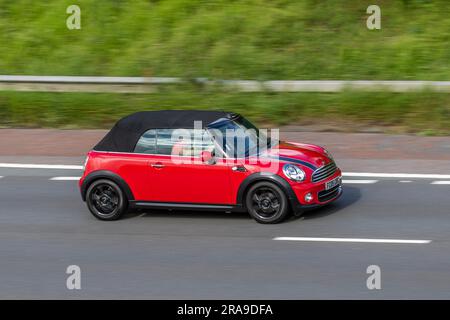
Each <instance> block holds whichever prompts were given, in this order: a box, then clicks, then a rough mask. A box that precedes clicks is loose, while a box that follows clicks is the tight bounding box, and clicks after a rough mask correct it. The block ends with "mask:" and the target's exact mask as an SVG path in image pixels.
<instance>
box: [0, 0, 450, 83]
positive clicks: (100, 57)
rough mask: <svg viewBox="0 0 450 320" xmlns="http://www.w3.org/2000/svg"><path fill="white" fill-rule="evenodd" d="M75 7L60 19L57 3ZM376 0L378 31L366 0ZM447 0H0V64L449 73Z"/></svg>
mask: <svg viewBox="0 0 450 320" xmlns="http://www.w3.org/2000/svg"><path fill="white" fill-rule="evenodd" d="M72 4H78V5H79V6H80V8H81V30H68V29H67V27H66V18H67V17H68V15H67V14H66V8H67V7H68V6H69V5H72ZM371 4H377V5H379V6H380V7H381V17H382V18H381V19H382V20H381V30H368V29H367V28H366V20H367V18H368V14H367V13H366V9H367V7H368V6H369V5H371ZM448 9H449V6H448V1H447V0H402V1H400V0H396V1H392V0H390V1H389V0H378V1H373V0H352V1H342V0H296V1H292V0H248V1H237V0H165V1H161V0H79V1H73V0H46V1H31V0H14V1H11V0H0V43H1V44H2V46H1V50H0V73H2V74H28V75H32V74H35V75H92V76H94V75H99V76H111V75H119V76H160V77H163V76H175V77H209V78H219V79H239V78H241V79H256V80H258V79H272V80H276V79H280V80H283V79H350V80H364V79H373V80H374V79H380V80H389V79H394V80H408V79H419V80H449V79H450V64H449V63H448V62H449V61H450V37H449V30H450V15H449V14H448V13H449V10H448Z"/></svg>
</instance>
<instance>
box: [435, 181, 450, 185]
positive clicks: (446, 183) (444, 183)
mask: <svg viewBox="0 0 450 320" xmlns="http://www.w3.org/2000/svg"><path fill="white" fill-rule="evenodd" d="M431 184H440V185H448V184H450V181H433V182H432V183H431Z"/></svg>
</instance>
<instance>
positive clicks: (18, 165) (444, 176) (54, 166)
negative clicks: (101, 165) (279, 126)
mask: <svg viewBox="0 0 450 320" xmlns="http://www.w3.org/2000/svg"><path fill="white" fill-rule="evenodd" d="M0 168H13V169H53V170H83V166H81V165H69V164H34V163H0ZM342 175H343V176H344V177H361V178H398V179H450V174H421V173H374V172H343V173H342ZM350 181H351V180H350ZM355 181H356V180H355ZM367 181H368V180H367ZM401 182H403V183H406V182H410V181H401ZM355 183H357V182H355ZM360 183H363V182H360ZM437 184H447V183H444V182H443V183H437Z"/></svg>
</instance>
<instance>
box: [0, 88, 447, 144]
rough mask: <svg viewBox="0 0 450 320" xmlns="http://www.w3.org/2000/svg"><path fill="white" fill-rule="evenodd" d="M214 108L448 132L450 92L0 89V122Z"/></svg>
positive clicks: (37, 123) (92, 123)
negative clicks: (65, 91) (102, 91)
mask: <svg viewBox="0 0 450 320" xmlns="http://www.w3.org/2000/svg"><path fill="white" fill-rule="evenodd" d="M157 109H209V110H212V109H215V110H227V111H235V112H239V113H241V114H243V115H245V116H247V117H248V118H250V119H252V120H253V121H255V122H256V123H258V124H259V125H261V126H280V125H286V124H291V123H295V124H299V125H309V124H324V123H328V124H334V125H335V127H341V128H342V130H344V131H355V130H356V131H357V130H358V128H367V127H376V128H378V129H380V130H382V131H385V132H395V133H417V134H424V135H448V134H450V94H445V93H433V92H417V93H389V92H377V93H370V92H342V93H332V94H324V93H230V92H225V91H218V90H198V89H189V88H171V89H168V90H165V91H161V92H159V93H154V94H114V93H101V94H100V93H99V94H95V93H36V92H0V126H2V127H54V128H108V127H110V126H111V125H112V124H113V123H114V122H115V121H116V120H118V119H119V118H120V117H122V116H125V115H127V114H130V113H132V112H135V111H142V110H157Z"/></svg>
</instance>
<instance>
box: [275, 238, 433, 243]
mask: <svg viewBox="0 0 450 320" xmlns="http://www.w3.org/2000/svg"><path fill="white" fill-rule="evenodd" d="M272 240H280V241H313V242H367V243H405V244H427V243H431V240H401V239H363V238H309V237H275V238H273V239H272Z"/></svg>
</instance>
